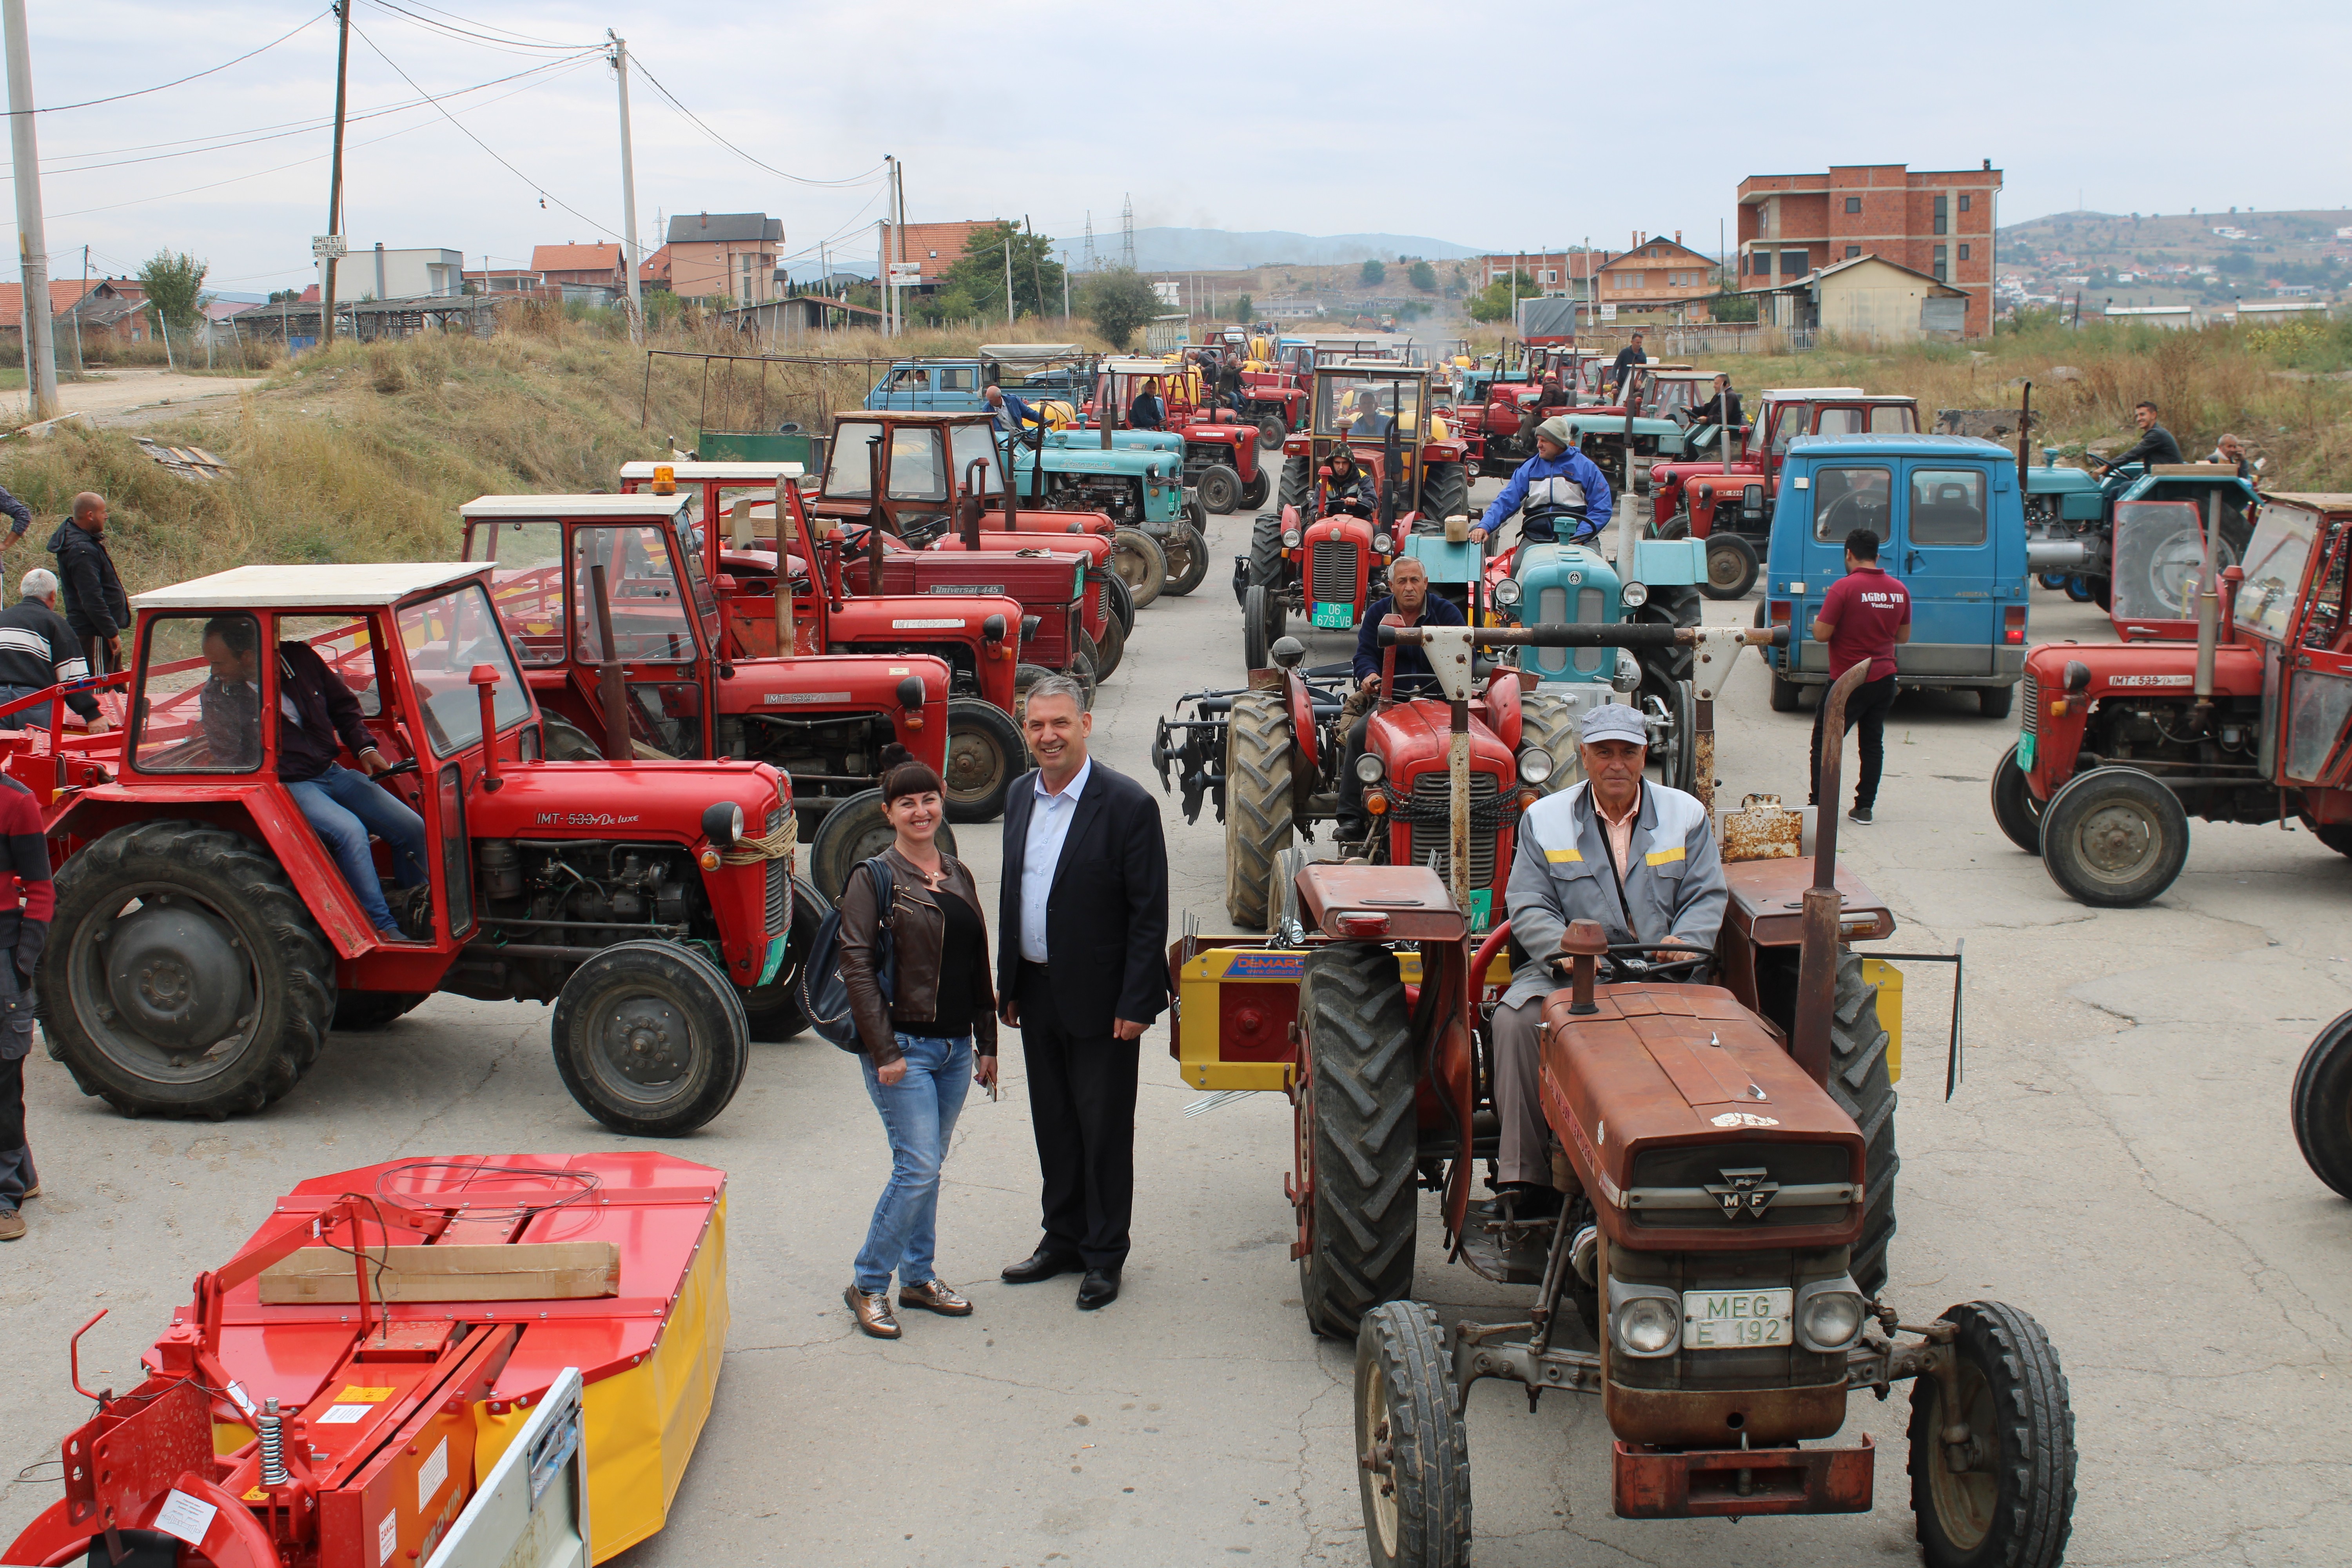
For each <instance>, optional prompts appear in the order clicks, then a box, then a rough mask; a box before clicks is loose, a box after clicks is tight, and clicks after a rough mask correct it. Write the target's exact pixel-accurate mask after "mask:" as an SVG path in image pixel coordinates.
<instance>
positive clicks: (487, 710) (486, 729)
mask: <svg viewBox="0 0 2352 1568" xmlns="http://www.w3.org/2000/svg"><path fill="white" fill-rule="evenodd" d="M466 679H467V682H468V683H469V684H470V685H471V686H472V687H473V689H474V694H475V695H476V696H477V697H478V698H480V699H481V702H482V788H483V790H484V792H485V793H487V794H490V795H496V794H497V793H498V792H499V790H501V789H503V788H505V787H506V782H507V781H506V780H504V779H502V778H500V777H499V724H498V688H499V668H498V666H496V665H494V664H478V665H476V666H474V668H473V672H472V673H471V674H469V675H467V677H466Z"/></svg>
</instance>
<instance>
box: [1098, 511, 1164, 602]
mask: <svg viewBox="0 0 2352 1568" xmlns="http://www.w3.org/2000/svg"><path fill="white" fill-rule="evenodd" d="M1110 569H1111V570H1112V571H1114V572H1116V573H1118V580H1119V581H1120V582H1122V583H1124V584H1127V592H1128V596H1129V598H1130V599H1131V600H1132V601H1133V602H1134V604H1135V607H1136V608H1137V609H1141V608H1143V607H1144V606H1145V605H1149V604H1150V603H1151V601H1152V600H1154V599H1156V598H1158V597H1160V584H1163V583H1165V582H1167V580H1168V552H1166V551H1164V550H1162V549H1160V541H1158V540H1156V539H1154V538H1152V537H1151V535H1150V534H1148V533H1146V532H1144V531H1142V530H1141V529H1139V528H1122V529H1119V530H1118V531H1115V532H1114V533H1112V535H1111V536H1110Z"/></svg>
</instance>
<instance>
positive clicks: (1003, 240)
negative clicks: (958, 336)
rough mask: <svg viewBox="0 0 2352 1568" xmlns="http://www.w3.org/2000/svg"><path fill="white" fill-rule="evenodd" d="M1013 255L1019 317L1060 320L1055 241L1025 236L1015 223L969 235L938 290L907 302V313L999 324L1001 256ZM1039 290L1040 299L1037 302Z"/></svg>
mask: <svg viewBox="0 0 2352 1568" xmlns="http://www.w3.org/2000/svg"><path fill="white" fill-rule="evenodd" d="M1008 246H1010V247H1012V251H1013V305H1014V307H1015V309H1016V310H1018V311H1019V312H1020V314H1022V315H1024V316H1043V315H1047V314H1053V315H1059V314H1061V310H1062V264H1061V263H1060V262H1058V261H1056V260H1055V259H1054V242H1053V241H1052V240H1051V239H1050V238H1048V237H1045V235H1042V234H1030V233H1028V232H1027V231H1025V230H1024V229H1023V228H1022V226H1020V225H1019V224H1015V223H992V224H988V225H986V226H982V227H980V228H976V229H974V230H972V231H971V238H969V239H967V240H965V241H964V245H963V254H962V255H961V256H960V257H958V258H956V261H955V265H954V266H952V267H950V268H948V269H947V271H946V272H945V273H944V274H943V275H941V277H940V288H939V291H938V292H937V293H935V294H933V295H930V296H929V297H928V298H920V297H918V298H914V299H910V300H908V307H909V309H910V310H911V312H912V313H914V314H916V315H919V316H922V317H925V318H927V319H929V320H930V321H966V320H970V319H971V318H972V317H975V316H976V317H979V318H981V319H982V320H983V321H1003V317H1002V316H999V315H998V314H997V313H996V312H998V311H999V310H1003V309H1004V253H1005V248H1006V247H1008ZM1040 289H1043V290H1044V292H1045V298H1044V299H1042V300H1041V299H1040V298H1038V291H1039V290H1040Z"/></svg>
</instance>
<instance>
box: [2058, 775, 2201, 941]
mask: <svg viewBox="0 0 2352 1568" xmlns="http://www.w3.org/2000/svg"><path fill="white" fill-rule="evenodd" d="M2188 861H2189V814H2188V813H2187V812H2185V811H2183V810H2181V808H2180V800H2179V796H2177V795H2174V794H2173V793H2172V792H2171V791H2170V790H2168V789H2167V788H2165V787H2164V785H2163V784H2160V783H2159V782H2158V781H2157V780H2156V779H2155V778H2154V777H2152V776H2151V775H2149V774H2147V773H2142V772H2140V771H2139V770H2138V769H2137V768H2094V769H2092V770H2091V771H2090V772H2089V773H2077V774H2076V775H2075V776H2074V778H2072V779H2070V780H2068V781H2067V782H2066V783H2065V784H2063V786H2061V787H2060V789H2059V790H2058V793H2057V794H2055V795H2052V796H2051V797H2050V804H2049V805H2047V806H2045V807H2044V808H2043V809H2042V865H2043V866H2045V867H2046V868H2049V871H2050V879H2051V880H2052V881H2053V882H2056V883H2057V884H2058V885H2059V886H2060V887H2061V888H2063V889H2066V891H2067V893H2068V894H2069V895H2070V896H2071V897H2073V898H2074V900H2075V901H2076V902H2078V903H2084V904H2088V905H2090V906H2091V907H2092V908H2093V909H2101V910H2128V909H2137V907H2138V906H2140V905H2142V904H2145V903H2147V901H2148V900H2151V899H2154V898H2157V897H2158V896H2160V895H2161V894H2162V893H2163V892H2164V890H2165V889H2167V888H2169V887H2171V886H2172V884H2173V881H2174V879H2177V878H2178V877H2179V875H2180V868H2181V867H2183V866H2184V865H2186V864H2188Z"/></svg>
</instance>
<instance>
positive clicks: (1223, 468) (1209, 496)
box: [1200, 463, 1242, 515]
mask: <svg viewBox="0 0 2352 1568" xmlns="http://www.w3.org/2000/svg"><path fill="white" fill-rule="evenodd" d="M1200 490H1201V505H1202V507H1203V508H1205V509H1206V510H1210V511H1213V512H1216V513H1218V514H1219V515H1223V513H1225V512H1229V511H1231V510H1234V508H1235V507H1237V506H1239V505H1241V501H1242V477H1241V476H1240V475H1239V474H1237V473H1235V472H1234V470H1233V468H1231V467H1229V466H1228V465H1226V464H1223V463H1211V464H1210V465H1209V466H1208V467H1207V468H1203V469H1202V470H1201V484H1200Z"/></svg>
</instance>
